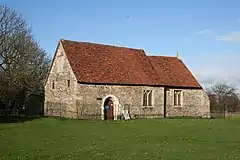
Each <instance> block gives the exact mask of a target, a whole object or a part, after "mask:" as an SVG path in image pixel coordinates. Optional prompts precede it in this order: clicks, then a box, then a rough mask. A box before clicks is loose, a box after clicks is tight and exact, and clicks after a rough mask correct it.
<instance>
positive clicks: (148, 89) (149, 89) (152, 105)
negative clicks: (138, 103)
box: [142, 88, 155, 107]
mask: <svg viewBox="0 0 240 160" xmlns="http://www.w3.org/2000/svg"><path fill="white" fill-rule="evenodd" d="M145 91H150V92H151V94H152V103H151V105H148V96H147V105H144V92H145ZM154 99H155V98H154V90H153V89H152V88H143V89H142V105H143V106H144V107H154Z"/></svg>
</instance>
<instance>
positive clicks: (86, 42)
mask: <svg viewBox="0 0 240 160" xmlns="http://www.w3.org/2000/svg"><path fill="white" fill-rule="evenodd" d="M60 41H62V42H64V41H69V42H74V43H85V44H92V45H103V46H107V47H114V48H125V49H131V50H139V51H143V52H144V53H145V51H144V49H143V48H133V47H127V46H118V45H113V44H104V43H97V42H90V41H76V40H69V39H63V38H61V39H60Z"/></svg>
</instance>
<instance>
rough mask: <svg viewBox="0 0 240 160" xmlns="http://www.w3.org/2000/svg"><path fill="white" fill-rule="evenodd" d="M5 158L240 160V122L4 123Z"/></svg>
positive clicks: (1, 153)
mask: <svg viewBox="0 0 240 160" xmlns="http://www.w3.org/2000/svg"><path fill="white" fill-rule="evenodd" d="M0 159H14V160H15V159H23V160H27V159H44V160H45V159H46V160H47V159H48V160H51V159H66V160H67V159H76V160H88V159H98V160H99V159H101V160H108V159H109V160H110V159H122V160H128V159H135V160H142V159H149V160H150V159H151V160H152V159H164V160H165V159H173V160H177V159H182V160H196V159H204V160H210V159H212V160H216V159H226V160H230V159H240V118H239V117H236V118H228V119H158V120H150V119H149V120H131V121H117V122H111V121H108V122H106V121H83V120H70V119H69V120H66V119H54V118H41V119H34V120H31V121H26V122H21V123H1V124H0Z"/></svg>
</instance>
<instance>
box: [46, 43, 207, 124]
mask: <svg viewBox="0 0 240 160" xmlns="http://www.w3.org/2000/svg"><path fill="white" fill-rule="evenodd" d="M44 87H45V102H44V114H45V115H46V116H60V117H69V118H78V119H104V112H103V107H104V105H105V104H106V103H108V101H109V100H111V101H112V102H113V111H112V113H111V114H112V117H113V119H114V120H117V119H122V118H123V116H122V115H123V114H124V113H126V112H127V113H128V114H129V116H130V117H131V118H142V117H148V118H153V117H174V116H177V117H181V116H191V117H192V116H194V117H195V116H198V117H209V116H210V102H209V98H208V96H207V94H206V93H205V91H204V90H203V88H202V87H201V85H200V84H199V83H198V82H197V80H196V79H195V77H194V76H193V75H192V73H191V72H190V70H189V69H188V68H187V67H186V65H185V64H184V63H183V61H182V60H181V59H179V58H178V57H166V56H149V55H147V54H146V53H145V52H144V50H142V49H133V48H127V47H119V46H112V45H105V44H95V43H89V42H76V41H70V40H65V39H61V40H60V41H59V42H58V45H57V48H56V51H55V54H54V57H53V60H52V64H51V67H50V71H49V73H48V76H47V79H46V82H45V86H44Z"/></svg>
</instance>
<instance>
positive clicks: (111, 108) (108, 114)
mask: <svg viewBox="0 0 240 160" xmlns="http://www.w3.org/2000/svg"><path fill="white" fill-rule="evenodd" d="M107 119H108V120H113V106H110V109H109V110H108V112H107Z"/></svg>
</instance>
